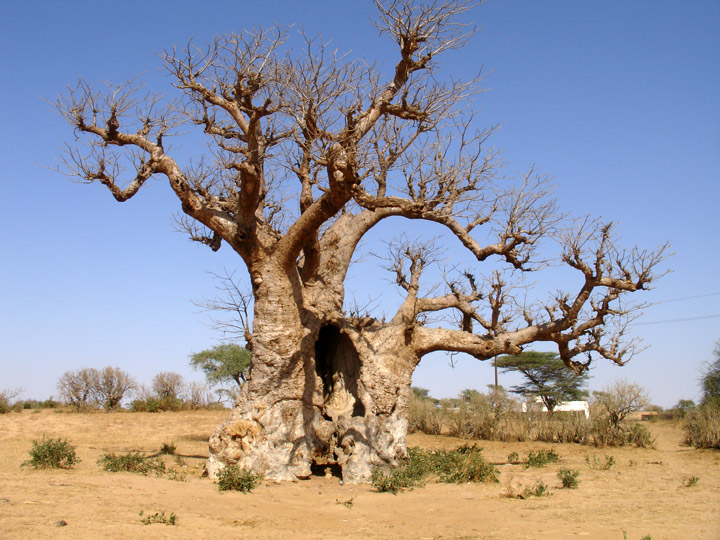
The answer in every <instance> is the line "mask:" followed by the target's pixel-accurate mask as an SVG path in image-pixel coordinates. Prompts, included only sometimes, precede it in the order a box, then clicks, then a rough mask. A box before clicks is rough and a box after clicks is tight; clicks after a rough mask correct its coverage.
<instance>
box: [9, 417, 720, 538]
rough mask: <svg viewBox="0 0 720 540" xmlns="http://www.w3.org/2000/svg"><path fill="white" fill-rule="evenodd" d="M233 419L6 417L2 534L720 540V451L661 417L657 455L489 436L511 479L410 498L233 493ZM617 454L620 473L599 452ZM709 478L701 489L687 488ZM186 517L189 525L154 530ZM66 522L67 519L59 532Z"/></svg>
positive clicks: (296, 487) (419, 438)
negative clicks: (131, 458)
mask: <svg viewBox="0 0 720 540" xmlns="http://www.w3.org/2000/svg"><path fill="white" fill-rule="evenodd" d="M224 415H225V413H224V412H222V411H201V412H178V413H160V414H149V413H113V414H104V413H91V414H69V413H57V412H54V411H40V412H36V411H23V412H22V413H11V414H6V415H1V416H0V539H20V538H22V539H35V538H52V539H59V540H62V539H74V540H90V539H93V540H96V539H105V538H108V539H110V538H112V539H136V538H137V539H143V540H151V539H156V538H173V539H214V540H217V539H230V538H232V539H244V538H252V539H254V540H255V539H257V540H263V539H334V538H343V539H375V538H378V539H413V540H416V539H417V540H419V539H436V540H440V539H486V540H520V539H552V540H560V539H566V538H582V539H610V540H623V538H625V537H626V538H627V539H629V540H639V539H641V538H643V537H645V536H646V535H649V536H650V537H651V538H652V539H653V540H663V539H671V540H679V539H688V540H690V539H692V540H702V539H707V540H720V452H717V451H706V450H694V449H691V448H687V447H684V446H681V444H680V442H681V439H682V431H681V429H680V427H678V426H675V425H671V424H667V423H650V424H648V426H649V428H650V429H651V431H652V432H653V434H654V435H655V436H656V437H657V448H656V449H653V450H645V449H634V448H610V449H596V448H592V447H583V446H578V445H570V444H557V445H549V444H539V443H498V442H487V441H481V442H480V443H479V444H480V445H481V446H482V447H483V448H484V449H485V454H486V457H487V458H488V460H489V461H491V462H493V463H496V464H497V466H498V469H499V471H500V473H501V474H500V482H499V483H497V484H479V485H476V484H468V485H443V484H428V485H426V486H425V487H422V488H415V489H413V490H411V491H407V492H403V493H401V494H398V495H392V494H386V493H377V492H375V491H374V490H373V489H372V487H371V486H369V485H345V486H343V485H341V484H340V482H339V479H337V478H333V477H329V478H326V477H324V476H317V477H313V478H311V479H310V480H306V481H301V482H296V483H284V484H267V483H263V484H262V485H260V486H259V487H257V488H256V489H255V490H254V491H253V492H252V493H250V494H242V493H238V492H232V493H229V492H224V493H221V492H219V491H218V490H217V487H216V486H215V485H214V484H213V483H212V482H211V481H210V480H208V479H206V478H201V477H200V471H201V469H202V464H203V461H204V458H205V457H206V456H207V444H206V442H205V441H206V439H207V437H208V435H209V433H210V432H211V430H212V429H213V427H214V426H215V425H216V424H218V423H219V422H220V421H221V419H222V418H223V417H224ZM43 435H45V436H47V437H63V438H67V439H69V440H70V442H71V443H72V444H73V445H75V446H76V448H77V453H78V456H79V457H80V459H81V460H82V461H81V462H80V463H79V464H78V465H77V466H76V467H75V468H73V469H67V470H33V469H30V468H28V467H21V464H22V463H23V461H25V460H27V459H28V457H29V456H28V450H29V449H30V447H31V445H32V440H33V439H41V438H42V437H43ZM166 442H167V443H170V442H172V443H174V444H175V445H176V447H177V450H176V453H177V454H179V455H180V457H179V458H170V457H168V458H165V459H166V462H167V464H168V466H171V467H173V468H175V469H177V470H178V471H181V472H184V473H185V474H186V476H187V479H186V481H177V480H170V479H168V478H157V477H154V476H150V477H143V476H140V475H136V474H131V473H109V472H104V471H102V470H101V469H100V467H99V466H98V465H97V463H96V462H97V460H98V458H100V456H101V455H103V454H104V453H108V452H116V453H119V452H127V451H131V450H137V451H146V452H156V451H157V450H158V449H159V448H160V446H161V445H162V444H163V443H166ZM464 442H465V441H461V440H460V439H452V438H448V437H430V436H426V435H412V436H410V439H409V445H411V446H413V445H415V446H422V447H436V448H437V447H443V448H447V447H452V446H455V445H458V444H463V443H464ZM541 448H548V449H549V448H554V449H555V451H556V452H557V453H558V454H559V455H560V458H561V459H560V462H559V463H556V464H552V465H549V466H547V467H544V468H541V469H525V468H524V467H523V466H522V465H512V464H508V463H507V456H508V454H509V453H511V452H517V453H518V454H519V455H520V456H521V458H522V457H525V456H526V455H527V453H528V452H529V451H531V450H538V449H541ZM606 454H609V455H612V456H613V457H614V458H615V460H616V465H615V466H614V467H612V468H611V469H610V470H597V469H592V468H590V467H588V465H587V463H586V461H585V458H586V456H590V458H591V459H592V458H594V457H597V458H598V460H603V461H604V459H605V455H606ZM561 467H566V468H571V469H578V470H579V471H580V476H579V480H580V486H579V488H578V489H574V490H570V489H561V487H560V482H559V480H558V479H557V476H556V475H557V471H558V470H559V469H560V468H561ZM692 476H695V477H697V478H699V481H698V482H697V484H696V485H695V486H693V487H686V486H685V483H686V480H687V479H688V478H690V477H692ZM537 480H543V481H544V482H545V483H546V484H547V485H548V486H550V488H551V495H550V496H548V497H542V498H530V499H517V498H510V497H508V493H510V492H517V491H519V490H522V488H523V487H530V486H532V485H533V484H534V483H535V482H536V481H537ZM141 511H143V513H144V515H145V516H147V515H148V514H154V513H155V512H165V513H166V515H167V514H170V513H171V512H174V513H175V514H176V515H177V516H178V522H177V524H176V525H175V526H169V525H163V524H152V525H144V524H142V522H141V517H140V515H139V514H140V512H141ZM61 521H64V522H66V523H67V525H63V526H59V525H58V522H61Z"/></svg>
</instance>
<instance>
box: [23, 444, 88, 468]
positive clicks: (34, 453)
mask: <svg viewBox="0 0 720 540" xmlns="http://www.w3.org/2000/svg"><path fill="white" fill-rule="evenodd" d="M29 453H30V459H29V460H28V461H26V462H25V463H23V465H29V466H30V467H33V468H35V469H68V468H70V467H72V466H73V465H76V464H77V463H79V462H80V460H79V459H78V458H77V455H76V454H75V447H74V446H72V445H71V444H70V443H69V442H68V441H67V440H64V439H45V438H43V440H42V441H41V442H38V441H33V447H32V449H31V450H30V452H29Z"/></svg>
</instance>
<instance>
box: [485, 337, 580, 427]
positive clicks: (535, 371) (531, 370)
mask: <svg viewBox="0 0 720 540" xmlns="http://www.w3.org/2000/svg"><path fill="white" fill-rule="evenodd" d="M497 365H498V367H500V368H502V371H504V372H508V371H509V372H518V373H520V374H521V375H522V376H523V377H524V379H525V382H524V384H519V385H516V386H513V387H512V388H511V389H510V391H511V392H512V393H514V394H519V395H521V396H526V397H532V396H537V397H539V398H540V399H541V400H542V402H543V405H545V407H546V408H547V410H548V412H549V413H550V414H552V413H553V411H554V410H555V407H556V406H557V405H558V403H560V402H562V401H573V400H579V399H584V398H586V397H587V396H588V392H587V390H583V389H582V387H583V386H585V385H586V384H587V380H588V372H587V371H586V370H583V371H582V372H580V373H575V372H574V371H571V370H569V369H567V366H566V365H565V363H564V362H563V361H562V360H561V359H560V358H559V356H558V355H557V354H556V353H551V352H537V351H525V352H522V353H520V354H516V355H508V356H501V357H500V358H498V360H497Z"/></svg>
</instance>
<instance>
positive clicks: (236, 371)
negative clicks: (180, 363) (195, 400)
mask: <svg viewBox="0 0 720 540" xmlns="http://www.w3.org/2000/svg"><path fill="white" fill-rule="evenodd" d="M251 358H252V353H251V352H250V351H248V350H247V349H245V348H244V347H241V346H240V345H237V344H235V343H223V344H221V345H216V346H215V347H213V348H211V349H206V350H204V351H200V352H199V353H195V354H193V355H191V356H190V365H191V366H192V367H193V368H195V369H199V370H202V371H203V373H205V377H206V378H207V381H208V384H210V385H211V386H214V385H217V384H223V383H227V382H234V383H236V384H237V385H238V386H242V384H243V383H244V382H245V378H246V375H247V371H248V368H249V367H250V359H251Z"/></svg>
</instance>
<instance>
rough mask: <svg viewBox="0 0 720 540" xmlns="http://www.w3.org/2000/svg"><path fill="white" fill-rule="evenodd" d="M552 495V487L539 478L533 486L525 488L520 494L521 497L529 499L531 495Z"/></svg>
mask: <svg viewBox="0 0 720 540" xmlns="http://www.w3.org/2000/svg"><path fill="white" fill-rule="evenodd" d="M548 495H550V489H549V488H548V487H547V484H545V482H543V481H542V480H538V481H537V482H536V483H535V485H534V486H533V487H531V488H525V491H523V492H522V494H521V495H520V498H521V499H529V498H530V497H547V496H548Z"/></svg>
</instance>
